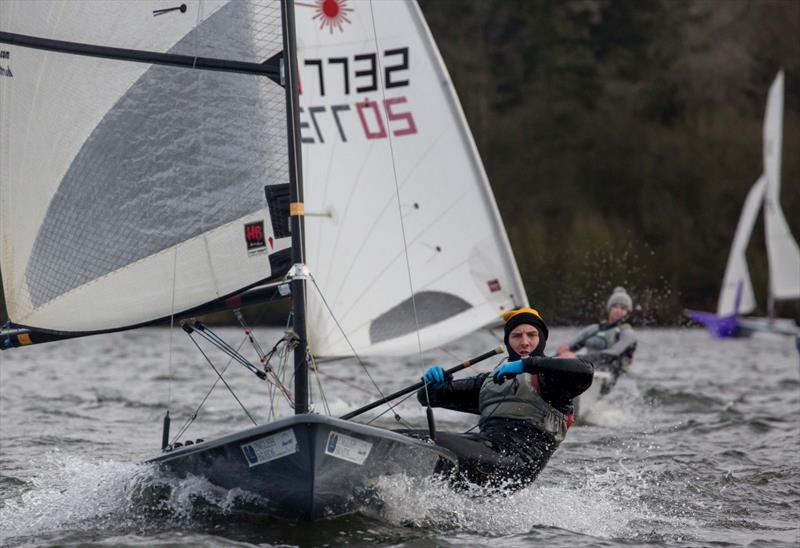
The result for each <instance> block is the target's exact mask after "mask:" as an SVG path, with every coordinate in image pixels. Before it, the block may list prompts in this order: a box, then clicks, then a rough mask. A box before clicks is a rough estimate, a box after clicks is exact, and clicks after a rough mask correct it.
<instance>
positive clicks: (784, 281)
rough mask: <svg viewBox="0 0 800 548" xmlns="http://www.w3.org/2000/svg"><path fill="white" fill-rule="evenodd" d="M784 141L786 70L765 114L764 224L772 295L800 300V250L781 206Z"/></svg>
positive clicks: (771, 92)
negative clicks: (765, 187) (765, 186)
mask: <svg viewBox="0 0 800 548" xmlns="http://www.w3.org/2000/svg"><path fill="white" fill-rule="evenodd" d="M782 140H783V71H781V72H779V73H778V76H777V77H776V78H775V81H774V82H773V83H772V86H770V89H769V95H768V96H767V110H766V113H765V115H764V172H765V176H766V178H767V190H766V194H765V199H764V225H765V230H766V238H767V257H768V259H769V282H770V295H771V297H772V298H774V299H797V298H800V247H798V245H797V242H796V241H795V239H794V238H793V237H792V233H791V232H790V231H789V225H788V224H787V223H786V218H785V217H784V215H783V210H782V209H781V205H780V192H781V148H782Z"/></svg>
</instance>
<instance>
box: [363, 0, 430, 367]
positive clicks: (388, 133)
mask: <svg viewBox="0 0 800 548" xmlns="http://www.w3.org/2000/svg"><path fill="white" fill-rule="evenodd" d="M369 11H370V17H371V18H372V35H373V36H374V37H375V51H380V47H379V44H378V31H377V28H376V26H375V10H374V9H373V7H372V0H370V2H369ZM376 57H377V63H378V75H379V78H380V81H381V86H380V88H381V98H382V99H383V104H384V105H385V104H386V82H384V81H383V68H382V65H381V60H380V55H378V56H376ZM385 110H386V109H381V111H385ZM384 122H385V123H386V128H387V131H386V137H387V139H388V142H389V155H390V156H391V158H392V178H393V181H394V189H395V193H396V195H397V211H398V214H399V216H400V231H401V233H402V235H403V253H404V254H405V258H406V273H407V275H408V287H409V289H410V290H411V308H412V309H413V310H414V325H415V327H416V334H417V347H418V348H419V366H420V369H422V368H424V366H425V361H424V358H423V356H422V339H421V338H420V336H419V317H418V315H417V300H416V298H415V296H414V282H413V280H412V277H411V260H410V259H409V257H408V240H407V239H406V226H405V223H404V222H403V206H402V204H401V201H400V186H399V185H398V184H397V164H396V162H395V157H394V141H393V140H392V132H391V131H390V130H389V129H388V128H389V119H388V116H387V115H386V113H385V112H384Z"/></svg>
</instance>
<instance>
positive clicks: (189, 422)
mask: <svg viewBox="0 0 800 548" xmlns="http://www.w3.org/2000/svg"><path fill="white" fill-rule="evenodd" d="M246 340H247V338H246V337H245V338H244V339H242V342H240V343H239V346H238V347H237V348H236V350H237V352H238V351H239V349H241V348H242V346H243V345H244V343H245V341H246ZM232 363H233V357H232V356H231V357H229V358H228V363H226V364H225V367H223V368H222V375H224V374H225V372H226V371H227V370H228V367H230V365H231V364H232ZM218 384H219V378H217V379H215V380H214V384H212V385H211V388H209V389H208V392H206V395H205V396H204V397H203V399H202V401H201V402H200V405H198V406H197V408H196V409H195V410H194V413H192V415H191V416H190V417H189V418H188V419H187V420H186V422H185V423H184V424H183V426H181V427H180V429H179V430H178V433H177V434H176V435H175V438H174V439H173V440H172V443H173V444H174V443H175V442H176V441H178V440H179V439H180V438H181V436H183V434H185V433H186V431H187V430H188V429H189V426H191V425H192V423H193V422H194V421H195V420H196V419H197V416H198V415H199V414H200V409H202V408H203V406H204V405H205V403H206V400H208V398H209V396H211V393H212V392H213V391H214V389H215V388H216V387H217V385H218Z"/></svg>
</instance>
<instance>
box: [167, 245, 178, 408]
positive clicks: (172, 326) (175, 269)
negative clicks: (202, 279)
mask: <svg viewBox="0 0 800 548" xmlns="http://www.w3.org/2000/svg"><path fill="white" fill-rule="evenodd" d="M177 272H178V246H175V248H174V249H173V253H172V296H171V301H172V302H171V303H170V308H169V358H168V363H169V364H168V366H167V367H168V370H169V373H168V379H169V380H168V381H167V386H168V388H167V392H168V395H167V415H169V410H170V408H171V407H172V381H173V371H172V349H173V342H174V341H173V335H174V330H175V283H176V281H177V278H178V276H177Z"/></svg>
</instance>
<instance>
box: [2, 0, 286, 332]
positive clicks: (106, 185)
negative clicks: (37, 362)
mask: <svg viewBox="0 0 800 548" xmlns="http://www.w3.org/2000/svg"><path fill="white" fill-rule="evenodd" d="M184 3H185V4H186V5H187V8H188V9H186V10H184V11H183V12H181V11H179V10H174V11H172V12H170V13H166V14H164V15H160V16H154V14H153V11H154V10H156V9H159V8H164V7H165V5H164V2H160V1H137V2H96V1H92V0H89V1H77V0H69V1H66V0H65V1H60V0H37V1H36V2H29V1H14V0H3V1H2V2H0V31H2V32H4V33H13V34H15V35H25V36H29V37H36V38H39V39H45V40H58V41H67V42H75V43H80V44H87V45H89V46H105V47H114V48H122V49H129V50H137V51H147V52H156V53H169V54H183V55H189V56H193V57H195V56H199V57H211V58H217V59H226V60H234V61H241V62H249V63H262V62H264V61H265V60H267V59H269V58H270V57H272V56H273V55H275V54H277V53H279V52H280V51H281V50H282V42H281V35H282V34H281V31H280V6H279V5H278V4H277V3H275V2H271V1H269V0H264V1H260V2H259V1H237V2H230V3H229V2H224V1H215V0H206V1H204V2H192V1H186V2H184ZM0 50H2V52H3V54H2V58H0V66H2V67H3V68H4V69H6V70H5V71H4V74H3V75H0V98H1V99H0V132H1V133H0V234H1V235H2V240H1V241H0V261H2V268H3V285H4V288H5V298H6V304H7V306H8V311H9V315H10V317H11V319H12V320H13V321H14V322H15V323H18V324H22V325H27V326H32V327H38V328H42V329H51V330H58V331H69V332H81V331H91V330H105V329H116V328H122V327H125V326H130V325H135V324H138V323H143V322H147V321H151V320H153V319H156V318H159V317H164V316H168V315H169V314H170V313H172V312H180V311H183V310H186V309H191V308H193V307H195V306H198V305H201V304H204V303H207V302H210V301H213V300H215V299H218V298H220V297H223V296H226V295H228V294H230V293H233V292H235V291H238V290H239V289H241V288H243V287H247V286H249V285H252V284H254V283H257V282H259V281H260V280H263V279H265V278H267V277H269V276H270V274H271V269H270V259H269V257H274V256H275V254H276V253H277V252H278V251H279V250H281V249H284V248H286V247H288V245H289V238H288V237H283V238H274V237H273V234H272V233H271V219H270V218H269V215H268V214H267V213H265V211H264V205H263V204H264V186H265V185H269V184H276V183H287V182H288V175H287V152H286V114H285V106H284V103H285V99H284V90H283V88H282V87H281V86H280V85H278V84H276V83H274V82H272V81H271V80H269V79H268V78H266V77H264V76H261V75H252V74H233V73H230V72H211V71H201V70H193V69H191V68H178V67H174V66H162V65H156V64H147V63H140V62H130V61H127V60H117V59H106V58H97V57H91V56H86V55H81V54H69V53H57V52H53V51H47V50H43V49H32V48H29V47H22V46H19V45H14V44H11V45H9V44H7V43H0ZM9 74H10V75H9ZM265 221H266V224H264V223H265ZM248 229H249V230H250V231H251V233H250V236H251V239H250V240H249V241H248V240H247V230H248ZM259 230H261V232H260V233H258V232H259ZM249 244H252V245H249ZM173 288H174V294H173Z"/></svg>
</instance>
